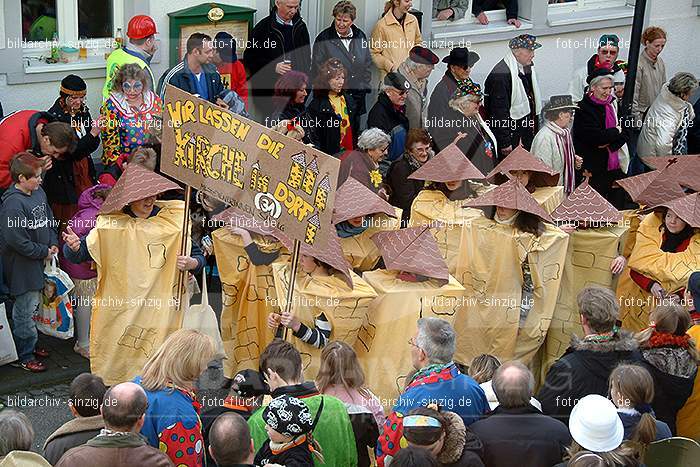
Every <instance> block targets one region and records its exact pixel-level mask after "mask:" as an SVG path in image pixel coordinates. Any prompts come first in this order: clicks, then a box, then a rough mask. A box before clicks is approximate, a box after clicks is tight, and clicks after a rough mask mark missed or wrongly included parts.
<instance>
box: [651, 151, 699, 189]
mask: <svg viewBox="0 0 700 467" xmlns="http://www.w3.org/2000/svg"><path fill="white" fill-rule="evenodd" d="M645 163H648V164H649V165H651V166H652V167H654V168H655V169H659V170H662V169H666V168H668V169H671V172H672V173H673V174H674V176H675V179H676V181H677V182H678V183H679V184H680V185H682V186H684V187H686V188H690V189H691V190H693V191H700V155H696V156H670V157H648V158H647V159H645Z"/></svg>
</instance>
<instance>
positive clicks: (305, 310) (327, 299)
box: [272, 263, 377, 379]
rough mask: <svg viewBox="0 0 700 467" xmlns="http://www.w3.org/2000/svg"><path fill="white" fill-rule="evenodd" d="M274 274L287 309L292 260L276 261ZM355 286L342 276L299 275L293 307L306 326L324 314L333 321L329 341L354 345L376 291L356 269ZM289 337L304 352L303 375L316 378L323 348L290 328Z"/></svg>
mask: <svg viewBox="0 0 700 467" xmlns="http://www.w3.org/2000/svg"><path fill="white" fill-rule="evenodd" d="M272 270H273V276H274V279H275V288H276V290H277V300H278V302H279V304H280V307H281V308H282V309H284V307H285V304H286V303H287V289H288V287H289V263H287V264H273V265H272ZM350 274H351V276H352V282H353V288H352V289H350V287H349V286H348V284H347V283H346V282H345V281H344V280H343V279H342V278H341V277H340V275H332V276H310V275H306V274H303V273H300V274H298V275H297V278H296V281H295V283H294V298H293V300H292V310H293V312H294V314H295V315H296V316H297V317H298V318H299V320H300V321H301V322H302V323H304V324H305V325H306V326H308V327H310V328H313V327H314V324H315V323H314V320H315V319H316V317H317V316H318V315H320V314H321V313H324V314H325V315H326V318H328V321H329V322H330V323H331V326H332V330H331V336H330V340H337V341H343V342H345V343H347V344H348V345H349V346H351V347H353V346H354V345H355V342H356V341H357V338H358V334H359V332H360V328H361V327H362V323H364V322H365V321H366V320H367V310H368V308H369V305H370V303H371V302H372V300H374V299H375V298H376V297H377V293H376V292H375V291H374V289H373V288H372V287H370V286H369V285H368V284H367V282H365V281H364V280H363V279H362V278H361V277H360V276H358V275H357V274H355V273H354V272H352V271H351V272H350ZM287 338H288V340H289V341H290V342H292V343H293V344H294V346H295V347H296V348H297V349H298V350H299V352H300V353H301V358H302V365H303V368H304V376H305V377H306V379H314V378H316V375H317V374H318V369H319V366H320V363H321V349H317V348H315V347H313V346H312V345H309V344H307V343H306V342H304V341H302V340H301V339H298V338H297V337H294V335H293V334H292V333H291V331H288V334H287Z"/></svg>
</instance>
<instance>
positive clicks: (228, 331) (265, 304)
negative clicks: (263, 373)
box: [212, 228, 289, 378]
mask: <svg viewBox="0 0 700 467" xmlns="http://www.w3.org/2000/svg"><path fill="white" fill-rule="evenodd" d="M253 237H254V240H256V241H259V242H261V243H260V244H259V245H258V247H259V248H260V249H261V250H263V251H269V250H273V249H274V248H271V247H272V246H276V247H280V246H281V245H280V244H279V242H274V243H275V245H271V244H270V245H268V244H267V243H271V242H265V241H264V239H263V238H262V237H260V236H256V235H254V234H253ZM212 239H213V241H214V253H215V254H216V264H217V267H218V269H219V276H220V277H221V287H222V294H223V297H222V298H223V310H222V312H221V338H222V340H223V341H224V350H226V355H227V357H228V358H227V359H226V360H224V375H226V377H227V378H232V377H233V376H234V375H235V374H236V373H237V372H238V371H241V370H244V369H247V368H250V369H254V370H257V369H258V358H259V357H260V353H261V352H262V351H263V349H264V348H265V346H266V345H267V344H268V343H269V342H270V341H272V338H273V337H274V335H273V332H272V330H271V329H269V328H268V327H267V315H268V314H270V313H272V312H274V311H279V306H278V303H277V293H276V292H275V282H274V280H273V278H272V267H271V266H265V265H260V266H256V265H254V264H253V263H251V262H250V258H249V257H248V253H246V251H245V249H244V246H243V240H242V239H241V237H240V236H239V235H236V234H232V233H231V232H229V231H228V230H227V229H225V228H221V229H218V230H215V231H214V233H213V235H212ZM275 261H276V262H286V261H289V253H288V252H287V250H286V249H285V248H282V250H281V251H280V256H279V258H277V260H275Z"/></svg>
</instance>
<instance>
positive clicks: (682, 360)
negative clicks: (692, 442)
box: [642, 347, 698, 435]
mask: <svg viewBox="0 0 700 467" xmlns="http://www.w3.org/2000/svg"><path fill="white" fill-rule="evenodd" d="M642 358H643V364H644V366H645V367H646V369H647V370H649V373H651V376H652V377H653V378H654V400H653V401H652V403H651V406H652V407H653V408H654V412H655V413H656V418H657V419H658V420H661V421H662V422H665V423H666V424H667V425H668V427H669V428H670V429H671V433H673V434H674V435H675V434H676V414H677V413H678V411H679V410H680V409H681V407H683V406H684V405H685V402H686V401H687V400H688V398H689V397H690V395H691V394H692V393H693V385H694V383H695V375H696V374H697V371H698V364H697V362H696V361H695V360H693V358H692V357H691V355H690V353H688V351H687V350H686V349H683V348H679V347H656V348H651V349H642Z"/></svg>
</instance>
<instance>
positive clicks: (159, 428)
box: [134, 376, 204, 467]
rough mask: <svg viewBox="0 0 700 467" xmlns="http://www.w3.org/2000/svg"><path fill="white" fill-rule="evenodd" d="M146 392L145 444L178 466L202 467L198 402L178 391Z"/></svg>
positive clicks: (139, 378) (137, 380)
mask: <svg viewBox="0 0 700 467" xmlns="http://www.w3.org/2000/svg"><path fill="white" fill-rule="evenodd" d="M134 382H135V383H136V384H139V385H140V384H141V377H140V376H137V377H136V378H134ZM144 390H145V388H144ZM145 391H146V397H148V408H147V409H146V417H145V421H144V424H143V427H142V428H141V434H142V435H143V436H145V437H146V440H147V441H148V444H150V445H151V446H153V447H154V448H159V449H162V450H163V451H165V452H166V454H167V455H168V457H169V458H170V459H171V460H172V462H173V463H176V462H177V465H181V464H185V465H187V466H188V467H202V466H203V465H204V449H203V447H204V438H203V437H202V422H201V421H200V419H199V408H200V405H199V403H198V402H197V400H196V399H195V398H194V396H193V395H192V394H190V393H188V392H186V391H184V390H181V389H177V388H165V389H159V390H156V391H148V390H145ZM134 465H138V464H134ZM142 465H147V464H142Z"/></svg>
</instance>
